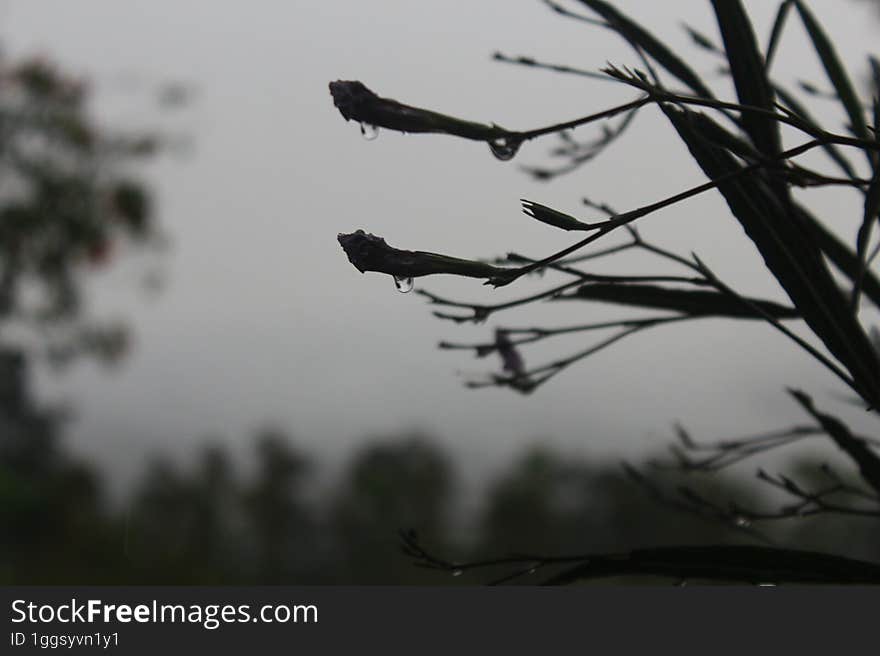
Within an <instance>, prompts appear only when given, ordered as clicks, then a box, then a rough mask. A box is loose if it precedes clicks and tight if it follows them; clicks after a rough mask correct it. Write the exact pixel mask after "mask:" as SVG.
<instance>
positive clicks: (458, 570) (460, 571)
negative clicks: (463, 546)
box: [452, 569, 464, 576]
mask: <svg viewBox="0 0 880 656" xmlns="http://www.w3.org/2000/svg"><path fill="white" fill-rule="evenodd" d="M462 574H464V572H463V571H462V570H460V569H456V570H453V572H452V575H453V576H461V575H462Z"/></svg>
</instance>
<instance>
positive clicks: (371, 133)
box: [361, 123, 379, 141]
mask: <svg viewBox="0 0 880 656" xmlns="http://www.w3.org/2000/svg"><path fill="white" fill-rule="evenodd" d="M361 135H362V136H363V137H364V139H366V140H367V141H373V140H374V139H375V138H376V137H378V136H379V128H377V127H376V126H375V125H370V124H369V123H361Z"/></svg>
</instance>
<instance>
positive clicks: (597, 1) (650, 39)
mask: <svg viewBox="0 0 880 656" xmlns="http://www.w3.org/2000/svg"><path fill="white" fill-rule="evenodd" d="M580 2H581V4H584V5H586V6H587V7H589V8H590V9H592V10H593V11H595V12H596V13H597V14H599V15H600V16H601V17H602V18H604V19H605V20H606V21H608V23H609V25H610V26H611V27H612V28H614V30H616V31H617V32H618V33H619V34H620V35H621V36H622V37H624V38H625V39H626V40H628V41H630V42H632V43H633V44H634V45H637V46H638V47H639V48H641V49H642V50H644V51H645V52H646V53H648V54H649V55H650V56H651V57H652V58H653V59H654V61H656V62H657V63H658V64H660V65H661V66H662V67H663V68H665V69H666V70H667V71H668V72H669V73H671V74H672V75H673V76H675V77H676V78H677V79H678V80H680V81H681V82H683V83H684V84H686V85H687V86H688V87H689V88H690V89H691V90H693V91H694V92H695V93H696V94H697V95H698V96H702V97H703V98H712V97H713V96H712V92H711V91H710V90H709V88H708V87H707V86H706V85H705V84H703V81H702V80H701V79H700V77H699V76H698V75H697V74H696V73H695V72H694V71H693V69H692V68H691V67H690V66H688V65H687V64H686V63H685V62H684V61H683V60H682V59H681V58H680V57H679V56H678V55H676V54H675V53H674V52H672V50H670V49H669V47H668V46H667V45H665V44H664V43H663V42H662V41H660V40H658V39H657V37H655V36H654V35H653V34H651V33H650V32H648V31H647V30H646V29H645V28H644V27H642V26H641V25H639V24H638V23H636V22H635V21H633V20H632V19H630V18H629V17H627V16H626V15H624V14H622V13H621V12H620V11H618V10H617V9H615V8H614V7H612V6H611V5H610V4H609V3H607V2H604V0H580Z"/></svg>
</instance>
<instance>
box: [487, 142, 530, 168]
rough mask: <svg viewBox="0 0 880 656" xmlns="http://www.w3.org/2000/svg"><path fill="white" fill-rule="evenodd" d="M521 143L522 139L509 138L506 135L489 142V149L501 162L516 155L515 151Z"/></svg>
mask: <svg viewBox="0 0 880 656" xmlns="http://www.w3.org/2000/svg"><path fill="white" fill-rule="evenodd" d="M521 145H522V141H517V140H516V139H509V138H507V137H499V138H497V139H493V140H492V141H490V142H489V149H490V150H491V151H492V154H493V155H495V157H497V158H498V159H500V160H501V161H502V162H506V161H508V160H511V159H513V158H514V157H515V156H516V153H517V151H519V147H520V146H521Z"/></svg>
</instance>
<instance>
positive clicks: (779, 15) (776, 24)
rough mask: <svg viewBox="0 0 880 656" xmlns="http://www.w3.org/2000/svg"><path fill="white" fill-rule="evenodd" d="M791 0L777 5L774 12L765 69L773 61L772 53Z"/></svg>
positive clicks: (774, 52) (773, 53) (789, 8)
mask: <svg viewBox="0 0 880 656" xmlns="http://www.w3.org/2000/svg"><path fill="white" fill-rule="evenodd" d="M791 5H792V0H785V1H784V2H782V3H781V4H780V5H779V9H778V11H777V12H776V20H774V21H773V29H772V30H770V41H769V42H768V43H767V54H766V55H765V56H764V58H765V59H766V60H767V64H766V66H767V70H768V71H769V70H770V65H771V64H772V63H773V55H775V54H776V48H777V46H778V45H779V37H780V36H782V28H783V27H785V20H786V19H787V18H788V14H789V11H790V10H791Z"/></svg>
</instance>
